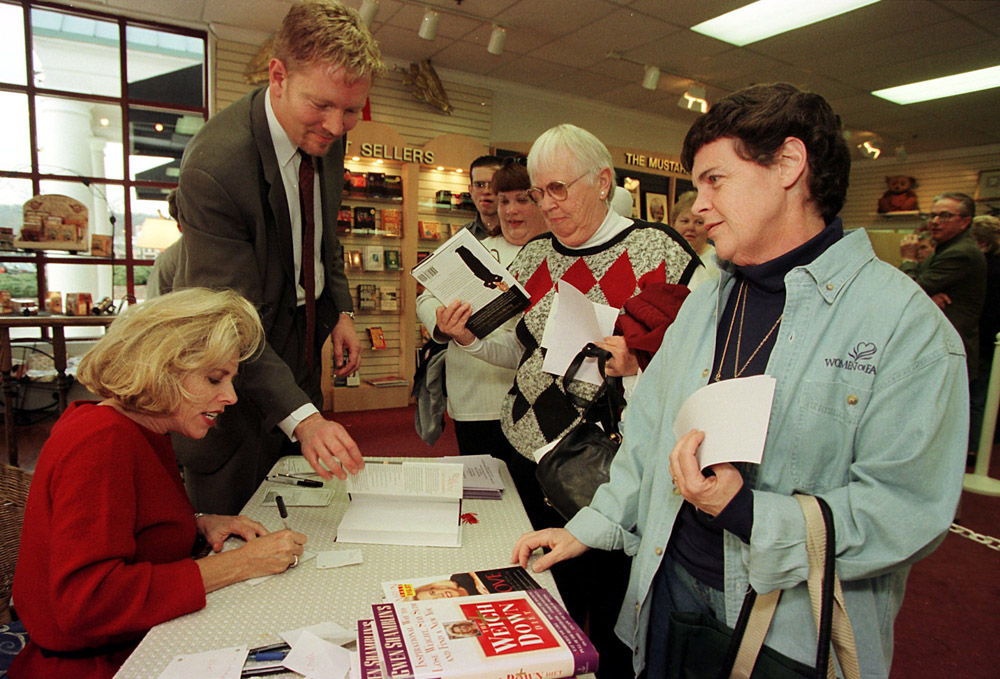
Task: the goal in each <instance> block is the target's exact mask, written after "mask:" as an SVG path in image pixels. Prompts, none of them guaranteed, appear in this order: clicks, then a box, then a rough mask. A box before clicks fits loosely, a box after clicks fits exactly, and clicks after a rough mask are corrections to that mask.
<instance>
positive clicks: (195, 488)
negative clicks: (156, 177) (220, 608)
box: [174, 0, 385, 514]
mask: <svg viewBox="0 0 1000 679" xmlns="http://www.w3.org/2000/svg"><path fill="white" fill-rule="evenodd" d="M384 70H385V64H384V62H383V61H382V57H381V55H380V53H379V49H378V45H377V44H376V43H375V40H374V38H373V37H372V35H371V33H369V31H368V29H367V28H366V27H365V26H364V24H363V23H362V22H361V19H360V17H359V16H358V14H357V12H356V11H354V10H351V9H347V8H345V7H343V6H342V5H340V4H339V3H337V2H334V1H333V0H306V1H304V2H299V3H296V4H294V5H292V7H291V9H290V10H289V12H288V15H287V16H286V17H285V19H284V21H283V22H282V25H281V29H280V30H279V32H278V34H277V36H276V37H275V42H274V46H273V48H272V57H271V60H270V63H269V67H268V73H269V82H268V85H267V86H266V87H263V88H260V89H258V90H256V91H254V92H251V93H250V94H248V95H247V96H245V97H244V98H243V99H241V100H239V101H238V102H236V103H234V104H232V105H231V106H229V107H227V108H226V109H224V110H223V111H221V112H219V113H218V114H217V115H215V116H213V117H212V118H211V119H210V120H209V121H208V122H207V123H206V125H205V126H204V127H203V128H202V129H201V130H200V131H199V132H198V134H197V135H195V137H194V138H193V139H192V140H191V143H190V144H189V145H188V147H187V149H186V150H185V152H184V157H183V159H182V161H181V174H180V180H179V186H178V189H177V197H176V198H177V201H176V202H177V213H178V220H179V222H180V225H181V228H182V229H183V232H184V238H183V239H182V240H181V242H182V243H183V245H182V248H183V257H182V262H181V264H180V267H179V270H178V274H177V279H176V281H175V282H176V284H177V287H191V286H205V287H209V288H232V289H235V290H238V291H239V292H240V293H242V294H243V295H245V296H246V297H247V299H249V300H250V301H251V302H253V303H254V304H255V305H256V306H257V307H258V309H259V311H260V314H261V321H262V322H263V324H264V330H265V333H266V344H265V346H264V347H263V350H262V352H261V354H260V355H259V356H258V357H257V358H256V359H254V360H252V361H249V362H248V363H247V364H246V365H245V366H244V367H242V368H241V370H240V374H239V377H238V380H237V381H236V383H235V386H236V391H237V394H238V397H239V401H238V403H237V404H236V405H235V406H232V407H230V408H227V409H226V411H225V412H224V413H221V414H215V413H204V414H203V415H204V416H205V417H208V418H210V419H215V418H216V417H217V419H215V422H216V425H215V427H214V428H213V429H212V430H211V431H210V432H209V435H208V436H207V437H205V438H204V439H201V440H199V441H192V440H183V441H179V440H175V442H174V446H175V449H176V451H177V457H178V460H179V461H180V463H181V464H182V465H183V467H184V473H185V483H186V485H187V489H188V494H189V496H190V497H191V500H192V503H193V504H194V507H195V509H197V510H198V511H200V512H210V513H223V514H232V513H237V512H238V511H239V509H240V507H241V506H242V505H243V504H244V503H245V502H246V500H247V499H249V497H250V495H252V494H253V491H254V490H255V489H256V487H257V486H258V485H259V483H260V482H261V480H262V479H263V478H264V476H265V475H266V474H267V472H268V470H269V469H270V468H271V466H272V465H273V464H274V462H275V461H276V460H277V459H278V458H279V457H281V456H282V455H287V454H291V453H297V452H298V451H299V450H300V449H301V452H302V455H303V456H304V457H305V458H306V459H307V460H308V461H309V464H310V465H312V467H313V468H314V469H315V470H316V471H317V473H319V474H320V476H322V477H323V478H332V477H333V475H336V476H338V477H339V478H346V476H347V474H346V472H350V473H356V472H357V471H358V470H359V469H360V468H361V467H362V466H363V461H362V459H361V454H360V452H359V451H358V447H357V444H355V442H354V441H353V440H352V439H351V437H350V435H348V433H347V431H346V430H345V429H344V428H343V427H342V426H341V425H339V424H337V423H335V422H332V421H329V420H326V419H324V418H323V416H322V415H321V414H320V412H319V409H318V406H319V405H321V403H322V394H321V388H320V373H321V370H320V366H321V360H320V354H321V348H322V346H323V343H324V341H325V340H326V338H327V337H328V336H329V337H330V338H331V341H332V344H333V360H334V363H335V365H336V371H335V374H337V375H346V374H349V373H352V372H354V371H355V370H357V368H358V365H359V364H360V361H361V344H360V341H359V340H358V337H357V333H356V332H355V329H354V322H353V303H352V299H351V295H350V291H349V288H348V283H347V278H346V276H345V274H344V268H343V267H344V264H343V248H342V247H341V245H340V243H339V242H338V240H337V235H336V226H337V212H338V210H339V208H340V199H341V192H342V189H343V178H344V149H345V139H344V135H345V134H346V133H347V132H348V131H349V130H350V129H351V128H353V127H354V126H355V124H356V123H357V121H358V120H359V119H360V116H361V111H362V108H363V107H364V105H365V102H366V101H367V99H368V92H369V89H370V87H371V82H372V79H373V78H374V77H376V76H377V75H379V74H381V73H382V72H384ZM345 357H346V358H345ZM294 444H298V445H294ZM345 470H346V472H345Z"/></svg>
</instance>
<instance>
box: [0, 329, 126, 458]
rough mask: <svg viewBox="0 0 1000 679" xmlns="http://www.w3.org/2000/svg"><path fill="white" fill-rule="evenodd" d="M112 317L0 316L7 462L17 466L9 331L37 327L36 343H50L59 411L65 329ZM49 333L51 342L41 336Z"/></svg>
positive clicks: (65, 382) (65, 389)
mask: <svg viewBox="0 0 1000 679" xmlns="http://www.w3.org/2000/svg"><path fill="white" fill-rule="evenodd" d="M114 319H115V317H114V316H48V315H46V316H43V315H38V316H7V315H4V316H0V373H2V374H3V414H4V433H5V435H6V440H7V461H8V462H9V463H10V464H12V465H14V466H15V467H16V466H17V435H16V434H15V432H14V403H15V402H16V398H17V384H18V382H17V378H15V377H14V375H13V368H14V363H13V355H12V352H11V342H10V331H11V329H12V328H38V329H39V338H38V340H39V341H42V342H45V341H48V342H51V343H52V358H53V361H54V362H55V367H56V390H57V391H58V393H59V412H60V413H62V412H63V411H64V410H66V398H67V394H68V393H69V379H68V378H67V377H66V333H65V328H71V327H72V328H76V327H92V328H104V327H107V326H108V325H110V324H111V322H112V321H113V320H114ZM45 330H49V331H50V332H51V335H52V336H51V339H46V338H45V337H44V335H43V333H44V331H45Z"/></svg>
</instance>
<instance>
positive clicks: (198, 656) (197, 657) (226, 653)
mask: <svg viewBox="0 0 1000 679" xmlns="http://www.w3.org/2000/svg"><path fill="white" fill-rule="evenodd" d="M249 652H250V649H249V648H248V647H247V646H238V647H236V648H219V649H216V650H213V651H205V652H203V653H192V654H191V655H179V656H177V657H175V658H174V659H173V660H171V661H170V664H169V665H167V668H166V669H165V670H163V672H161V673H160V676H159V679H191V677H198V678H199V679H239V678H240V672H242V671H243V665H244V663H246V661H247V655H248V654H249Z"/></svg>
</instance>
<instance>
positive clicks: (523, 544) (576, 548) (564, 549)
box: [510, 528, 590, 573]
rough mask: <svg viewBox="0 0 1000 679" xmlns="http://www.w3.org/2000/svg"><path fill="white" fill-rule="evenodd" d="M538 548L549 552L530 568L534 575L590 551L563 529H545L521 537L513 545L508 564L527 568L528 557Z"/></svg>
mask: <svg viewBox="0 0 1000 679" xmlns="http://www.w3.org/2000/svg"><path fill="white" fill-rule="evenodd" d="M539 547H547V548H548V549H549V550H550V551H549V552H547V553H546V554H544V555H542V556H540V557H539V558H538V559H537V560H536V561H535V563H534V564H533V565H532V566H531V570H532V571H534V572H535V573H541V572H542V571H544V570H548V569H549V568H551V567H552V566H554V565H556V564H557V563H559V562H560V561H565V560H566V559H572V558H573V557H576V556H580V555H581V554H583V553H584V552H586V551H587V550H588V549H590V547H588V546H587V545H585V544H583V543H582V542H580V541H579V540H577V539H576V538H575V537H573V534H572V533H570V532H569V531H568V530H566V529H565V528H546V529H544V530H536V531H533V532H531V533H525V534H524V535H522V536H521V537H520V538H519V539H518V541H517V544H516V545H514V554H513V555H512V556H511V559H510V562H511V563H516V564H520V566H521V568H527V567H528V557H529V556H531V553H532V552H534V551H535V550H536V549H538V548H539Z"/></svg>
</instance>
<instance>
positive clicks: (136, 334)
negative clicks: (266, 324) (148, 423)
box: [77, 288, 264, 415]
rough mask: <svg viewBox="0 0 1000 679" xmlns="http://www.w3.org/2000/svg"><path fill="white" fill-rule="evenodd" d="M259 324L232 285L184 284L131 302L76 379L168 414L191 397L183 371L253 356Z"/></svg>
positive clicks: (136, 406) (144, 410)
mask: <svg viewBox="0 0 1000 679" xmlns="http://www.w3.org/2000/svg"><path fill="white" fill-rule="evenodd" d="M263 338H264V329H263V327H261V324H260V318H259V316H258V315H257V311H256V310H255V309H254V307H253V305H252V304H250V302H248V301H247V300H246V299H245V298H244V297H243V296H242V295H240V294H239V293H236V292H233V291H232V290H221V291H212V290H208V289H207V288H187V289H184V290H178V291H176V292H171V293H169V294H167V295H163V296H162V297H157V298H155V299H152V300H147V301H145V302H143V303H142V304H138V305H136V306H132V307H129V309H128V310H126V311H125V312H124V313H122V315H121V316H119V317H118V318H116V319H115V321H114V323H112V324H111V326H110V327H109V328H108V332H107V334H106V335H105V336H104V337H103V338H102V339H101V340H100V341H99V342H98V343H97V344H96V345H95V346H94V348H93V349H91V350H90V351H89V352H87V354H86V355H85V356H84V357H83V359H82V360H81V361H80V367H79V369H78V370H77V380H78V381H79V382H80V383H81V384H83V386H85V387H87V388H88V389H90V390H91V391H92V392H94V393H95V394H97V395H98V396H100V397H102V398H105V399H112V400H114V401H116V402H117V403H118V404H119V405H121V407H122V408H123V409H125V410H128V411H131V412H135V413H141V414H144V415H166V414H169V413H172V412H174V411H175V410H177V408H179V407H180V405H181V402H182V401H184V400H189V399H191V394H189V393H188V392H187V391H186V390H185V389H184V387H183V385H182V382H183V381H184V378H185V377H186V376H187V375H189V374H191V373H193V372H197V371H203V370H211V369H213V368H215V367H220V366H223V365H225V364H226V363H228V362H229V361H231V360H233V359H234V358H236V360H237V361H244V360H247V359H248V358H251V357H252V356H254V355H255V354H256V353H257V351H258V350H259V348H260V346H261V343H262V341H263Z"/></svg>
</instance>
